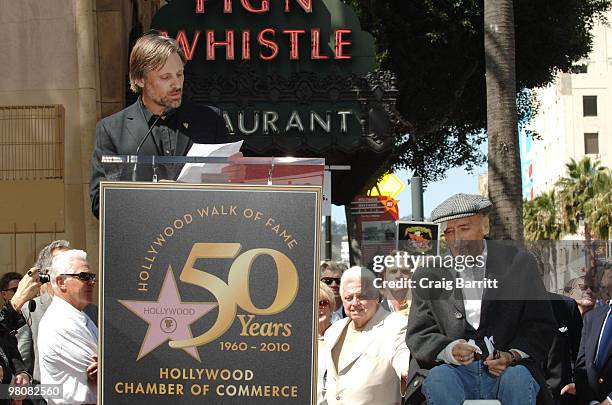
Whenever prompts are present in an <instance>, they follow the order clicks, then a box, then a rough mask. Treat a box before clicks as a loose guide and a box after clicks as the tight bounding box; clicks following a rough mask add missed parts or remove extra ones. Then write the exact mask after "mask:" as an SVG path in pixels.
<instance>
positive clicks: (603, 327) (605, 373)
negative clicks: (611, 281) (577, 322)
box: [576, 263, 612, 405]
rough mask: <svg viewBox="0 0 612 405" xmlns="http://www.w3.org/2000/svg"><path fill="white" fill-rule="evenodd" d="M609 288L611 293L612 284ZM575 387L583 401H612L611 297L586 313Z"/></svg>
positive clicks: (606, 403)
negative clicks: (605, 302)
mask: <svg viewBox="0 0 612 405" xmlns="http://www.w3.org/2000/svg"><path fill="white" fill-rule="evenodd" d="M604 267H608V268H610V267H612V265H611V264H610V263H607V264H604ZM607 288H608V293H610V294H612V286H610V285H608V286H607ZM576 390H577V392H578V398H579V400H580V404H585V405H591V404H601V405H612V300H610V301H609V302H608V303H607V304H604V305H600V306H598V307H596V308H595V309H593V310H591V311H589V312H588V313H587V314H586V315H585V316H584V326H583V327H582V338H581V340H580V351H579V352H578V361H577V364H576Z"/></svg>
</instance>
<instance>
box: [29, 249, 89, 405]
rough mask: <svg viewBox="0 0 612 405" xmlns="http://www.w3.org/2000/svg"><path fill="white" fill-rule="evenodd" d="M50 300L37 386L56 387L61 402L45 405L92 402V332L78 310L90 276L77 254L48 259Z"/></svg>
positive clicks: (82, 257)
mask: <svg viewBox="0 0 612 405" xmlns="http://www.w3.org/2000/svg"><path fill="white" fill-rule="evenodd" d="M49 275H50V276H51V284H52V287H53V292H54V296H53V300H52V302H51V304H50V305H49V308H48V309H47V311H46V312H45V315H44V316H43V318H42V320H41V321H40V326H39V335H38V349H39V355H40V374H41V383H42V384H62V386H63V398H61V399H53V398H48V399H47V400H48V403H49V404H94V403H96V384H97V375H98V328H97V327H96V325H95V324H94V323H93V321H92V320H91V318H89V317H88V316H87V315H86V314H85V313H84V312H83V309H84V308H85V307H86V306H87V304H89V303H90V302H91V300H92V295H93V292H94V285H95V282H96V275H95V273H93V272H91V270H90V268H89V264H88V263H87V254H86V253H85V252H83V251H82V250H68V251H65V252H61V253H59V254H57V255H56V256H54V257H53V261H52V264H51V269H50V271H49Z"/></svg>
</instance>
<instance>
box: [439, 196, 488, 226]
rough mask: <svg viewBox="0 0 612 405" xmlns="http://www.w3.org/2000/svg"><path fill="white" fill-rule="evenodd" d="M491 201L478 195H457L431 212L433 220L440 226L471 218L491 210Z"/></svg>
mask: <svg viewBox="0 0 612 405" xmlns="http://www.w3.org/2000/svg"><path fill="white" fill-rule="evenodd" d="M491 205H492V204H491V201H489V200H488V199H487V198H484V197H483V196H481V195H478V194H463V193H459V194H455V195H454V196H452V197H449V198H447V199H446V200H444V202H443V203H442V204H440V205H438V206H437V207H436V208H434V210H433V211H432V212H431V220H432V221H433V222H434V223H436V224H439V223H441V222H446V221H450V220H451V219H458V218H465V217H471V216H472V215H476V214H479V213H484V212H486V211H488V209H489V208H491Z"/></svg>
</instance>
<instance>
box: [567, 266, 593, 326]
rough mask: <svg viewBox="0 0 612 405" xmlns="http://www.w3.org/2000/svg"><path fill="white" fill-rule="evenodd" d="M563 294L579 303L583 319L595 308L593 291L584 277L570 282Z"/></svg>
mask: <svg viewBox="0 0 612 405" xmlns="http://www.w3.org/2000/svg"><path fill="white" fill-rule="evenodd" d="M563 293H564V294H565V295H566V296H568V297H570V298H572V299H574V300H575V301H576V302H577V303H578V309H579V310H580V315H582V317H583V318H584V315H585V314H586V313H587V312H589V311H590V310H592V309H593V308H595V296H594V295H593V289H592V288H591V286H590V285H589V284H588V283H587V282H586V280H585V277H584V276H580V277H576V278H573V279H571V280H570V281H568V282H567V284H566V286H565V288H563Z"/></svg>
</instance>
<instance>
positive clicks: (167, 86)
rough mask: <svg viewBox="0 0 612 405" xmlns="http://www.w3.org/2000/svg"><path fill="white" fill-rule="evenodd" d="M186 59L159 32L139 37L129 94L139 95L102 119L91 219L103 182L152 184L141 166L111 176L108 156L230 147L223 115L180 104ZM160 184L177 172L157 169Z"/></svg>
mask: <svg viewBox="0 0 612 405" xmlns="http://www.w3.org/2000/svg"><path fill="white" fill-rule="evenodd" d="M185 62H186V59H185V55H184V53H183V51H182V49H181V48H180V47H179V45H178V44H177V42H176V41H175V40H174V39H171V38H168V37H164V36H162V35H159V34H157V33H149V34H146V35H143V36H142V37H140V38H139V39H138V40H137V41H136V44H134V48H133V49H132V52H131V54H130V68H129V77H130V89H131V90H132V91H133V92H135V93H138V94H139V97H138V100H137V101H136V102H135V103H134V104H132V105H130V106H129V107H127V108H125V109H123V110H121V111H119V112H117V113H115V114H113V115H111V116H108V117H106V118H103V119H101V120H100V121H99V122H98V124H97V125H96V142H95V145H94V150H93V157H92V160H91V166H92V167H91V179H90V181H89V194H90V197H91V209H92V212H93V214H94V215H95V216H96V217H98V216H99V183H100V181H102V180H107V179H108V180H132V179H134V180H142V181H150V180H151V179H152V177H153V169H152V167H151V165H150V164H140V165H138V166H137V167H136V168H135V169H134V172H133V173H132V172H131V171H129V170H125V171H124V172H123V173H120V175H118V174H119V173H117V174H113V173H109V170H108V168H105V167H104V166H103V165H102V163H101V159H102V156H104V155H136V154H138V155H143V156H144V155H155V156H185V155H186V154H187V152H188V151H189V148H191V145H193V143H194V141H195V142H197V143H226V142H229V139H228V138H229V134H228V131H227V128H226V127H225V122H224V120H223V118H222V117H221V114H220V111H219V110H218V109H216V108H213V107H209V106H203V105H198V104H195V103H191V102H189V101H186V100H182V96H183V81H184V65H185ZM156 174H157V176H158V177H159V178H161V179H164V178H165V179H171V180H173V179H174V178H175V177H176V175H178V171H176V173H174V172H172V173H170V171H169V170H165V168H159V169H158V170H156Z"/></svg>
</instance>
